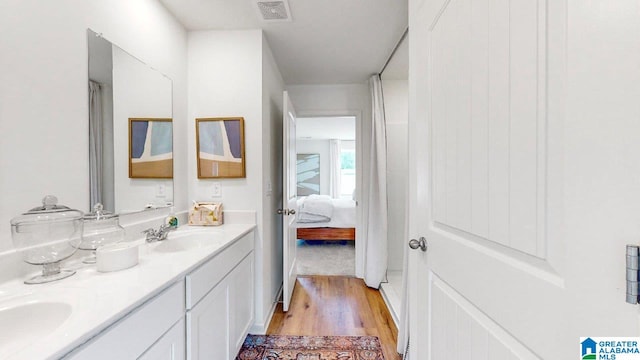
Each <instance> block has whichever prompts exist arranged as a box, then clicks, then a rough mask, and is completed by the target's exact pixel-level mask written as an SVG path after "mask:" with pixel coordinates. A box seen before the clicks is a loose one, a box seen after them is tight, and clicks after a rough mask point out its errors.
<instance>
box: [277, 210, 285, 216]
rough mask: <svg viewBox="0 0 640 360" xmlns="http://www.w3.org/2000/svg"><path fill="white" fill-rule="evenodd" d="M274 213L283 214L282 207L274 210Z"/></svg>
mask: <svg viewBox="0 0 640 360" xmlns="http://www.w3.org/2000/svg"><path fill="white" fill-rule="evenodd" d="M276 214H278V215H283V214H284V209H278V210H276Z"/></svg>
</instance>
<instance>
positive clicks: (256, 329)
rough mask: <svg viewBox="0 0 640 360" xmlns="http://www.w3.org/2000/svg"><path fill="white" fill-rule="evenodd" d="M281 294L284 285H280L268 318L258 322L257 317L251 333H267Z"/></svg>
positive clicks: (250, 330)
mask: <svg viewBox="0 0 640 360" xmlns="http://www.w3.org/2000/svg"><path fill="white" fill-rule="evenodd" d="M281 295H282V285H281V286H280V290H278V295H276V298H275V300H274V302H273V304H271V310H269V314H267V318H266V319H264V320H263V321H261V322H258V321H257V319H256V322H254V323H253V326H252V327H251V328H250V329H249V333H250V334H253V335H265V334H266V333H267V330H268V329H269V324H271V319H273V314H274V313H275V312H276V307H277V306H278V300H279V299H280V296H281Z"/></svg>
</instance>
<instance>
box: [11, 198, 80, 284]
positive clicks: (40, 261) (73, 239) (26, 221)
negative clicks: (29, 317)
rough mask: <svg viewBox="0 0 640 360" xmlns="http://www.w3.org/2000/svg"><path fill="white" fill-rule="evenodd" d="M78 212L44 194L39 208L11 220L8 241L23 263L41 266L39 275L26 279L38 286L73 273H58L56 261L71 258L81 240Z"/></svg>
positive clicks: (27, 281) (67, 271)
mask: <svg viewBox="0 0 640 360" xmlns="http://www.w3.org/2000/svg"><path fill="white" fill-rule="evenodd" d="M81 235H82V212H81V211H79V210H74V209H70V208H69V207H67V206H64V205H58V199H57V198H56V197H55V196H52V195H47V196H45V197H44V198H43V199H42V206H38V207H35V208H33V209H31V210H29V211H27V212H25V213H23V214H22V215H19V216H16V217H15V218H13V219H11V238H12V240H13V244H14V246H15V247H16V250H17V251H18V252H20V253H21V254H22V258H23V260H24V261H25V262H26V263H29V264H32V265H42V266H43V268H42V274H41V275H38V276H36V277H34V278H32V279H29V280H26V281H25V283H26V284H41V283H45V282H50V281H54V280H60V279H64V278H66V277H69V276H71V275H73V274H75V271H70V270H61V269H60V261H62V260H64V259H67V258H68V257H70V256H71V255H73V254H74V253H75V252H76V250H77V249H78V246H79V244H80V241H81Z"/></svg>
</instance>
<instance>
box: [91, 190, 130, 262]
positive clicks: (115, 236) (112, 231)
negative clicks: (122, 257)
mask: <svg viewBox="0 0 640 360" xmlns="http://www.w3.org/2000/svg"><path fill="white" fill-rule="evenodd" d="M83 220H84V230H83V233H82V242H81V243H80V249H81V250H92V251H93V252H92V255H91V256H89V257H87V258H85V259H84V260H83V262H84V263H85V264H95V262H96V253H95V250H96V249H97V248H99V247H100V246H102V245H107V244H113V243H117V242H120V241H123V240H124V236H125V230H124V228H123V227H122V226H120V223H119V217H118V215H117V214H113V213H111V212H108V211H106V210H104V207H103V206H102V204H100V203H97V204H96V205H95V206H94V207H93V211H92V212H91V213H89V214H86V215H85V216H84V218H83Z"/></svg>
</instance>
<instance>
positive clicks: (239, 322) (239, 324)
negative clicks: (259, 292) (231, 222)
mask: <svg viewBox="0 0 640 360" xmlns="http://www.w3.org/2000/svg"><path fill="white" fill-rule="evenodd" d="M228 283H229V323H230V334H229V335H230V340H231V341H230V342H229V353H230V354H232V355H234V356H235V355H236V354H237V353H238V351H240V347H241V346H242V343H243V342H244V339H245V337H246V336H247V333H248V332H249V328H250V327H251V325H253V319H254V316H253V288H254V281H253V252H252V253H251V254H249V255H248V256H247V257H245V258H244V260H242V262H240V264H239V265H238V266H237V267H236V268H235V269H233V271H232V272H231V274H229V279H228Z"/></svg>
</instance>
